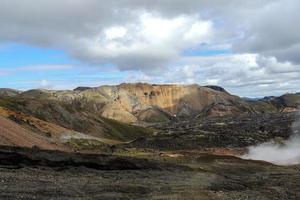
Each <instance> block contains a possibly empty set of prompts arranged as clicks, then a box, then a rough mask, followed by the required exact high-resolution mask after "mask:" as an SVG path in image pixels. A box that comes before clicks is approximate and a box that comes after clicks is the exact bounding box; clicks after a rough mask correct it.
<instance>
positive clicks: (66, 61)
mask: <svg viewBox="0 0 300 200" xmlns="http://www.w3.org/2000/svg"><path fill="white" fill-rule="evenodd" d="M0 55H1V56H0V77H1V79H0V86H1V87H2V88H14V89H20V90H28V89H32V88H47V89H72V88H74V87H77V86H98V85H101V84H116V83H119V82H121V81H122V80H123V79H124V77H126V75H127V73H126V72H121V71H119V70H117V69H116V68H114V67H111V66H105V65H103V66H102V67H101V68H99V67H93V66H90V65H85V64H83V63H80V62H79V61H76V60H74V59H71V58H70V57H68V56H67V55H66V54H65V53H64V52H63V51H61V50H55V49H46V48H38V47H31V46H29V45H18V44H6V45H3V46H1V48H0Z"/></svg>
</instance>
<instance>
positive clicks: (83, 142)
mask: <svg viewBox="0 0 300 200" xmlns="http://www.w3.org/2000/svg"><path fill="white" fill-rule="evenodd" d="M65 145H67V146H70V147H72V148H76V149H81V150H83V149H86V150H95V149H104V148H106V147H107V146H108V145H106V144H104V143H102V142H100V141H98V140H94V139H76V138H72V139H70V140H68V141H67V142H65Z"/></svg>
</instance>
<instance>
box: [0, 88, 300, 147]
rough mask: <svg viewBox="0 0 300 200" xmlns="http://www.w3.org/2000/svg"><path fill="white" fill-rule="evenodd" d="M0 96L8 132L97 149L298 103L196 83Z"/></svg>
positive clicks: (10, 92)
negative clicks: (186, 124) (174, 127)
mask: <svg viewBox="0 0 300 200" xmlns="http://www.w3.org/2000/svg"><path fill="white" fill-rule="evenodd" d="M0 91H2V92H1V93H0V116H2V123H3V124H8V125H9V127H13V126H14V125H13V124H15V127H19V128H18V129H16V130H15V131H13V130H12V131H8V132H10V133H14V132H19V131H20V133H23V132H24V131H22V130H23V129H25V130H26V131H27V132H26V133H28V135H32V136H34V137H36V138H39V140H40V139H42V140H43V142H45V143H52V144H55V145H58V146H59V145H63V146H64V145H65V144H69V145H71V146H78V145H79V146H90V145H91V146H97V147H99V148H103V147H105V148H106V147H107V145H114V144H117V143H123V142H130V141H133V140H135V139H137V138H139V137H147V136H149V135H151V134H153V130H151V129H149V128H145V127H141V126H144V125H149V124H153V123H161V122H172V121H181V120H187V119H193V118H200V119H201V118H207V117H220V116H238V115H245V114H259V113H278V112H289V111H295V110H296V109H297V107H298V106H299V99H300V98H299V94H286V95H283V96H281V97H272V98H271V97H270V98H264V99H258V100H249V99H243V98H240V97H238V96H234V95H231V94H230V93H228V92H227V91H226V90H225V89H223V88H222V87H219V86H199V85H196V84H194V85H176V84H163V85H157V84H146V83H136V84H120V85H115V86H100V87H95V88H90V87H79V88H76V89H74V90H59V91H54V90H39V89H35V90H29V91H24V92H20V91H15V90H10V89H2V90H0ZM3 117H4V118H3ZM136 125H139V126H136ZM21 129H22V130H21ZM2 137H4V136H3V135H2ZM66 138H67V139H66ZM86 142H87V143H88V144H86ZM3 143H4V142H3ZM33 143H34V142H33ZM33 143H30V145H31V146H32V145H33ZM35 143H36V145H37V146H41V147H43V146H45V145H39V144H42V143H40V142H35ZM0 144H1V142H0ZM17 145H18V144H17ZM23 146H24V145H23ZM25 146H28V145H25Z"/></svg>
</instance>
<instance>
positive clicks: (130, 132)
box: [102, 117, 152, 141]
mask: <svg viewBox="0 0 300 200" xmlns="http://www.w3.org/2000/svg"><path fill="white" fill-rule="evenodd" d="M102 120H103V121H104V122H105V123H106V125H108V126H109V129H110V135H111V136H112V137H113V139H119V140H122V141H130V140H134V139H136V138H138V137H142V136H149V135H151V134H152V130H151V129H147V128H144V127H138V126H133V125H130V124H126V123H123V122H119V121H116V120H113V119H108V118H103V117H102Z"/></svg>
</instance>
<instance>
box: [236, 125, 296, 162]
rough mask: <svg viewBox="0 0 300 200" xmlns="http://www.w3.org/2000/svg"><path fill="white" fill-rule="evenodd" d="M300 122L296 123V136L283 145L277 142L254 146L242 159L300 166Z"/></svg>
mask: <svg viewBox="0 0 300 200" xmlns="http://www.w3.org/2000/svg"><path fill="white" fill-rule="evenodd" d="M299 127H300V120H298V121H297V122H295V123H294V125H293V128H294V135H293V136H291V137H290V139H289V140H287V141H286V142H284V143H283V144H278V143H276V142H275V141H271V142H267V143H263V144H260V145H258V146H252V147H249V148H248V153H247V154H246V155H244V156H243V157H242V158H244V159H251V160H264V161H267V162H270V163H274V164H276V165H296V164H300V129H299Z"/></svg>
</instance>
